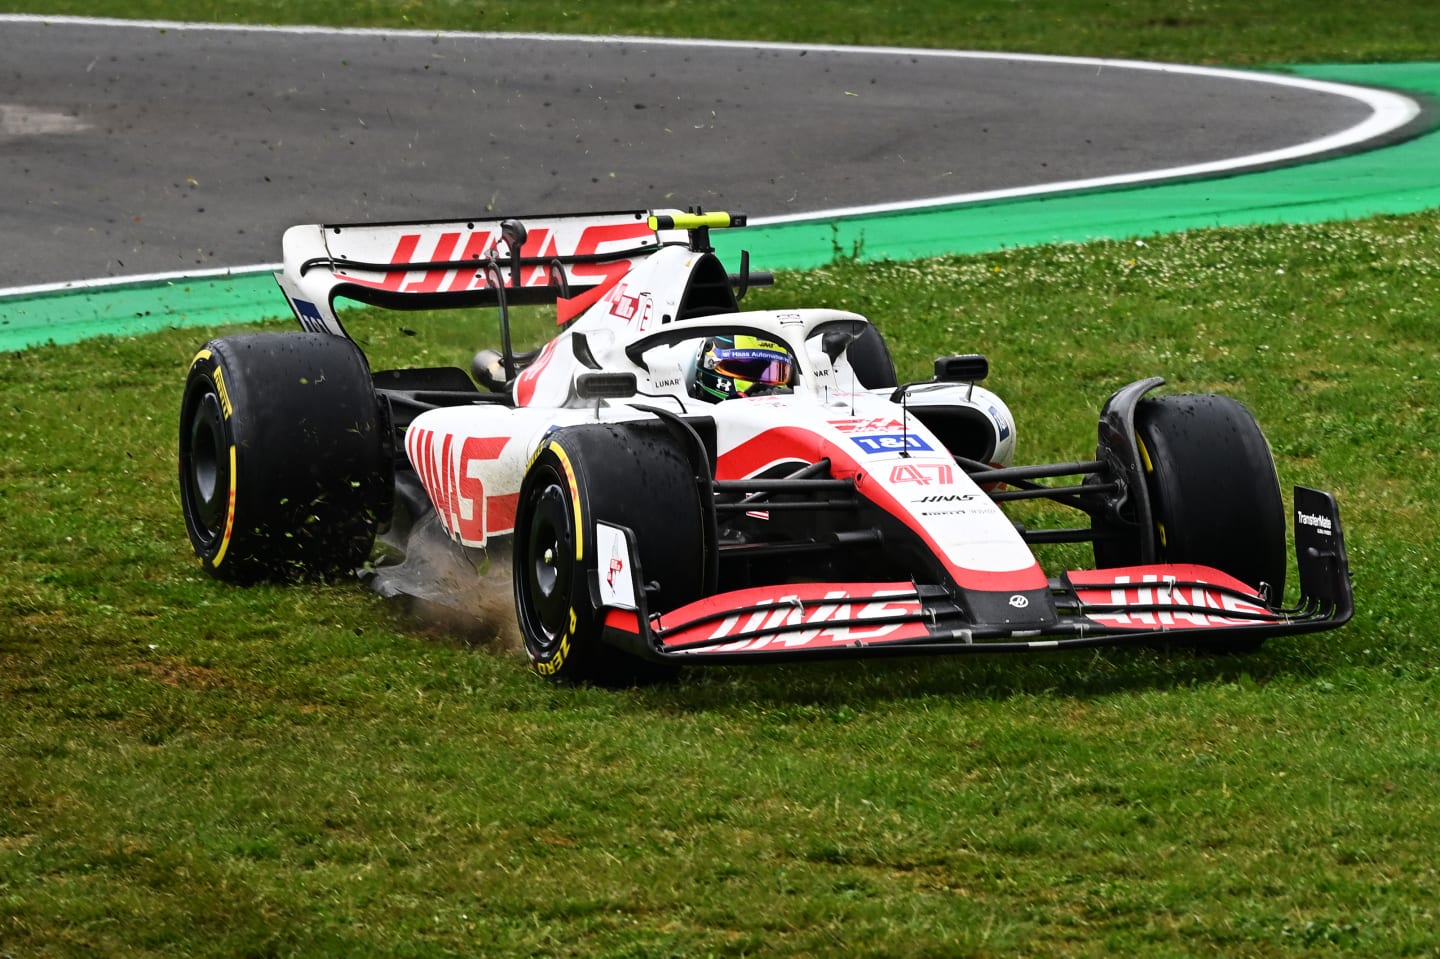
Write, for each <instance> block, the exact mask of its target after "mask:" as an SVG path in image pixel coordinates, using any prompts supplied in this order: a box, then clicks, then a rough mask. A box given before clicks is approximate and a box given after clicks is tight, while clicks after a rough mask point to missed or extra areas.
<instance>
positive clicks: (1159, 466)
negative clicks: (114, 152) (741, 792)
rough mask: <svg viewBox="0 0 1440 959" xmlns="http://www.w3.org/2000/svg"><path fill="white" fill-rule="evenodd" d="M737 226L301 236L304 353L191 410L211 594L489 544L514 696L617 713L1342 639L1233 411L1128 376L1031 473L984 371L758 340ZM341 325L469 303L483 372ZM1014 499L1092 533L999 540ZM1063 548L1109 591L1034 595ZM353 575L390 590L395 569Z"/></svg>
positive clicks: (788, 330) (838, 344) (1053, 581)
mask: <svg viewBox="0 0 1440 959" xmlns="http://www.w3.org/2000/svg"><path fill="white" fill-rule="evenodd" d="M742 225H744V220H743V217H742V216H739V215H730V214H723V213H708V214H706V213H682V212H679V211H670V212H663V211H662V212H651V211H638V212H622V213H604V214H583V215H574V216H541V217H524V218H516V219H507V220H488V221H481V220H467V221H456V222H417V223H404V224H386V225H323V226H322V225H311V226H297V227H294V228H292V229H290V230H288V231H287V232H286V234H285V239H284V269H283V271H282V272H281V273H279V274H277V279H278V281H279V284H280V287H281V289H282V290H283V291H284V293H285V295H286V297H287V298H288V299H289V302H290V306H291V308H292V309H293V310H294V313H295V316H296V318H297V319H298V320H299V323H300V326H301V327H302V328H303V330H302V331H300V332H289V333H260V334H248V335H239V336H230V337H225V338H221V339H216V340H212V341H211V342H210V343H208V344H207V345H206V346H205V347H204V349H202V350H200V352H199V353H198V354H197V355H196V357H195V359H194V361H193V363H192V364H191V367H190V370H189V375H188V378H187V381H186V384H185V392H184V398H183V402H182V407H181V414H180V443H179V467H180V468H179V473H180V492H181V501H182V503H183V508H184V514H185V521H186V525H187V527H188V530H189V535H190V540H191V543H192V544H193V546H194V548H195V552H196V553H197V554H198V556H199V559H200V562H201V564H202V565H203V566H204V568H205V569H206V570H208V571H209V572H210V573H212V574H213V575H215V576H217V577H219V578H221V579H224V580H231V581H237V582H247V581H253V580H256V579H274V578H288V577H293V576H296V575H305V574H316V573H326V572H335V571H343V570H351V569H355V568H358V567H362V566H366V564H367V561H368V560H369V558H370V557H371V554H372V549H373V547H374V546H375V542H376V538H377V535H380V534H382V533H383V534H385V535H388V536H389V537H390V538H391V539H396V538H397V533H398V534H399V536H398V542H399V543H400V547H401V550H402V552H404V551H405V548H406V547H407V546H408V547H410V554H413V555H410V554H407V555H405V556H404V558H403V561H402V562H401V563H400V566H401V567H404V566H405V565H406V564H412V560H413V563H414V564H420V565H418V566H415V567H414V569H412V572H411V575H410V581H412V583H413V581H414V580H415V579H416V578H417V574H416V573H415V569H418V570H419V573H418V578H420V579H423V577H424V575H425V574H424V570H425V569H426V568H428V567H425V566H424V565H423V562H422V557H421V553H423V552H425V551H424V550H422V549H420V548H419V543H418V541H419V539H420V538H422V537H423V536H424V535H427V534H426V533H425V531H426V530H429V531H430V533H429V534H428V535H430V536H431V537H432V538H440V539H442V540H443V541H444V545H445V547H446V549H447V550H450V551H451V552H453V553H456V554H460V555H466V556H469V557H471V558H472V559H473V558H475V557H480V556H483V555H487V554H484V553H481V552H480V551H486V550H489V549H493V548H495V547H497V546H499V547H502V548H504V547H508V548H509V549H510V551H511V557H512V564H513V565H512V569H513V573H512V580H513V589H514V603H515V614H516V619H517V620H518V625H519V629H520V633H521V634H522V637H523V640H524V645H525V648H526V651H527V653H528V655H529V659H530V662H531V664H532V665H533V667H534V669H535V670H536V671H538V672H539V673H540V674H542V675H544V676H547V677H551V678H554V679H570V680H581V681H594V682H602V683H615V682H626V681H629V680H632V679H636V678H639V677H642V676H644V675H645V674H646V673H649V672H656V671H659V672H663V671H664V670H665V669H666V667H667V666H668V665H671V664H681V663H691V664H693V663H707V662H725V663H733V662H741V661H744V662H751V661H753V662H762V661H778V660H787V659H788V660H799V659H808V658H824V657H842V656H876V655H917V654H939V653H973V652H986V651H1024V650H1037V649H1053V648H1074V647H1089V646H1098V645H1103V644H1116V643H1135V642H1148V643H1154V642H1156V641H1157V640H1159V639H1162V638H1163V639H1165V640H1178V641H1182V642H1185V643H1188V644H1191V645H1194V646H1197V647H1209V648H1213V649H1218V650H1227V651H1243V650H1247V649H1253V648H1255V647H1257V646H1258V645H1259V644H1260V643H1261V642H1263V641H1264V640H1265V639H1266V638H1267V637H1270V636H1276V635H1281V634H1287V633H1303V632H1310V631H1316V630H1322V629H1329V628H1333V627H1336V626H1340V625H1342V624H1343V623H1345V622H1346V621H1347V620H1348V619H1349V618H1350V615H1351V611H1352V598H1351V591H1350V581H1349V571H1348V567H1347V561H1346V555H1345V546H1344V540H1343V537H1342V534H1341V526H1340V516H1339V512H1338V509H1337V507H1336V504H1335V501H1334V499H1333V498H1332V497H1331V496H1330V495H1329V494H1327V493H1324V492H1320V491H1317V490H1313V489H1306V488H1300V487H1297V488H1296V489H1295V491H1294V496H1293V500H1292V502H1293V527H1294V546H1295V554H1294V566H1293V567H1292V566H1291V561H1290V555H1289V553H1288V551H1287V548H1286V539H1287V536H1286V526H1287V523H1286V507H1285V503H1284V499H1283V498H1282V496H1281V492H1280V488H1279V484H1278V480H1277V475H1276V470H1275V464H1274V461H1273V459H1272V457H1271V453H1270V449H1269V446H1268V444H1267V443H1266V440H1265V438H1264V436H1263V435H1262V433H1261V431H1260V429H1259V427H1258V426H1257V425H1256V422H1255V420H1254V418H1253V417H1252V416H1251V414H1250V413H1249V412H1248V411H1247V410H1246V409H1245V408H1244V407H1243V406H1242V405H1241V404H1239V403H1238V402H1236V401H1234V400H1232V399H1228V398H1226V397H1223V396H1216V395H1208V394H1207V395H1152V392H1153V391H1154V390H1155V389H1156V388H1157V387H1159V386H1161V385H1162V384H1163V382H1164V381H1163V380H1161V379H1159V378H1149V379H1142V380H1139V381H1137V382H1134V383H1131V384H1129V385H1127V386H1124V387H1122V388H1120V389H1119V390H1118V391H1116V392H1115V393H1114V395H1113V396H1111V397H1110V399H1109V400H1108V401H1107V402H1106V403H1105V404H1104V407H1103V409H1102V410H1101V411H1100V415H1099V441H1098V445H1097V448H1096V451H1095V455H1094V457H1093V458H1092V459H1086V460H1080V461H1075V462H1065V463H1054V464H1043V465H1029V466H1026V465H1015V463H1014V457H1015V449H1016V426H1015V421H1014V419H1013V417H1012V415H1011V412H1010V410H1009V409H1008V408H1007V407H1006V405H1005V403H1004V402H1002V401H1001V399H1000V398H999V397H998V396H997V395H995V394H994V393H992V392H990V391H989V390H987V389H985V388H984V387H982V386H981V385H979V384H980V383H981V382H982V381H983V380H984V379H985V377H986V374H987V371H988V368H987V363H986V360H985V358H984V357H983V356H978V355H957V356H947V357H943V358H941V359H938V360H936V361H935V366H934V375H933V377H932V378H930V379H926V380H923V381H920V382H900V381H899V380H898V378H897V376H896V371H895V366H894V364H893V362H892V360H891V356H890V353H889V350H888V348H887V346H886V344H885V341H884V339H883V338H882V336H881V333H880V331H879V330H878V329H877V328H876V327H875V326H873V325H872V324H871V323H870V322H869V321H867V320H866V319H865V318H864V317H862V316H859V315H857V314H855V313H850V312H844V311H841V310H834V309H815V308H805V309H785V310H753V311H752V310H742V308H741V306H740V301H741V300H742V299H743V297H744V296H745V293H746V291H747V290H748V289H749V288H751V287H753V286H756V285H761V284H766V283H769V282H770V279H771V278H770V276H769V275H768V274H764V273H759V272H752V271H751V270H750V267H749V257H748V255H747V254H742V255H741V258H740V270H739V272H738V273H731V272H729V271H728V270H727V269H726V267H724V266H723V265H722V263H721V261H720V260H719V259H718V257H717V256H716V254H715V252H714V249H713V248H712V246H711V238H710V231H711V230H712V229H717V228H722V227H733V226H742ZM341 297H344V298H346V299H349V300H353V301H358V302H360V303H364V304H370V305H374V306H379V307H384V308H391V309H397V310H408V309H422V308H423V309H443V308H451V307H453V308H466V309H473V308H476V307H488V308H490V309H491V310H493V311H498V315H499V323H498V326H499V334H500V342H499V344H498V345H499V347H500V348H499V349H498V350H485V351H482V352H481V353H479V354H477V356H476V359H475V363H474V364H473V370H471V371H466V370H462V369H459V368H427V369H400V370H385V371H375V370H372V369H371V368H370V366H369V364H368V362H367V360H366V358H365V356H364V355H363V353H362V352H361V350H360V348H359V347H358V346H357V345H356V344H355V342H354V341H353V340H352V339H351V338H350V337H349V335H347V333H346V330H345V328H344V326H343V325H342V323H341V317H340V315H339V314H337V311H336V300H337V298H341ZM522 304H527V305H534V304H553V305H554V306H555V308H556V313H557V320H558V322H557V327H558V329H557V331H556V334H557V335H555V336H554V338H553V339H550V340H549V342H547V343H546V344H545V345H544V346H543V348H541V349H538V350H535V351H533V352H528V353H517V352H516V351H515V350H514V349H513V348H512V344H511V325H510V311H511V309H512V308H513V307H515V306H517V305H522ZM1033 498H1044V499H1047V500H1050V501H1052V502H1054V503H1057V504H1061V505H1063V506H1065V507H1069V508H1071V509H1072V510H1073V514H1071V513H1069V512H1067V511H1063V510H1059V511H1057V510H1050V509H1047V510H1039V511H1036V510H1031V512H1041V513H1044V514H1046V515H1050V514H1055V515H1060V516H1062V517H1063V516H1069V515H1074V516H1075V520H1076V521H1075V522H1074V524H1073V525H1071V526H1067V527H1065V528H1027V527H1026V526H1024V525H1022V524H1021V523H1018V522H1017V521H1016V520H1014V519H1013V518H1012V517H1011V516H1009V515H1007V512H1006V509H1007V505H1006V504H1008V503H1010V502H1011V501H1015V500H1025V499H1033ZM1010 509H1011V511H1012V512H1014V508H1013V507H1010ZM1055 543H1090V544H1092V549H1093V555H1094V564H1093V565H1091V564H1088V563H1087V564H1085V565H1086V567H1087V568H1084V569H1070V570H1059V571H1053V570H1052V571H1046V570H1044V569H1042V567H1041V565H1040V563H1039V562H1038V561H1037V558H1036V554H1035V548H1036V547H1037V546H1043V545H1045V544H1055ZM1064 552H1066V553H1067V554H1071V555H1073V554H1076V553H1077V552H1078V550H1077V549H1076V548H1074V547H1071V548H1068V549H1067V550H1065V551H1064ZM412 565H413V564H412ZM1292 568H1293V569H1294V570H1295V571H1296V572H1297V573H1298V577H1299V588H1298V597H1297V598H1296V599H1295V600H1294V601H1293V602H1292V603H1290V604H1287V603H1286V601H1285V579H1286V573H1287V569H1292ZM362 572H368V574H369V575H370V576H372V577H374V579H375V582H376V583H377V584H378V585H377V588H381V589H382V592H383V591H385V588H386V587H385V584H387V583H388V584H389V586H388V588H389V590H390V591H392V592H394V591H404V590H405V589H406V588H407V587H406V586H405V585H404V584H405V582H406V578H405V576H403V575H399V576H390V578H387V575H388V574H390V573H392V572H393V569H392V568H391V567H387V566H386V565H385V564H384V563H376V564H371V565H370V566H369V567H368V568H367V569H366V570H363V571H362ZM397 583H399V584H401V585H398V586H397V585H396V584H397Z"/></svg>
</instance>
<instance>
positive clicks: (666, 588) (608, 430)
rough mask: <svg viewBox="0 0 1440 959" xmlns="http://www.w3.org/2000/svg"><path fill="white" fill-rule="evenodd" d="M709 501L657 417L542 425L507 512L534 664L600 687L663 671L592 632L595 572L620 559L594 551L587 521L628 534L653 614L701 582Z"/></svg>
mask: <svg viewBox="0 0 1440 959" xmlns="http://www.w3.org/2000/svg"><path fill="white" fill-rule="evenodd" d="M710 508H712V507H711V505H710V504H709V503H706V502H703V501H702V494H701V491H700V488H699V485H698V484H697V481H696V475H695V469H694V467H693V465H692V464H691V462H690V461H689V460H688V459H687V457H686V456H685V455H684V454H683V452H682V451H681V450H680V448H679V447H678V445H677V444H676V443H675V441H674V440H673V439H672V438H671V436H670V434H669V433H668V431H666V430H665V429H664V427H663V426H662V425H661V424H659V423H654V424H645V425H644V426H639V427H637V426H634V425H629V426H627V425H612V424H599V423H597V424H593V425H587V426H578V427H569V428H566V429H562V430H557V431H556V432H554V433H552V434H551V435H550V436H549V437H548V438H547V439H546V440H545V442H544V445H543V446H542V447H541V449H540V451H539V453H538V454H537V455H536V456H535V458H534V460H533V462H532V463H531V465H530V468H529V470H528V472H527V473H526V475H525V480H524V482H523V484H522V486H521V489H520V501H519V504H518V508H517V511H516V517H515V557H514V584H515V610H516V615H517V618H518V620H519V625H520V632H521V635H522V637H523V638H524V642H525V650H526V653H527V654H528V655H529V657H530V662H531V665H532V666H533V668H534V669H535V670H536V671H537V672H538V673H540V674H541V675H542V676H545V677H547V678H549V679H552V680H557V681H560V680H566V681H577V682H591V683H597V684H600V685H628V684H633V683H635V682H639V681H644V680H650V679H654V678H658V677H661V676H663V675H666V674H668V672H670V671H669V670H667V669H664V668H663V664H656V663H652V662H650V661H647V660H643V659H641V658H639V657H637V656H633V655H630V654H628V653H626V652H624V651H622V650H620V649H617V648H614V647H611V646H607V645H606V644H605V643H604V642H603V641H602V639H601V636H602V633H603V632H604V628H605V624H604V610H603V609H602V608H601V606H600V602H599V596H598V595H597V594H598V589H599V577H601V576H613V575H615V571H614V570H612V568H611V563H612V561H614V560H617V559H619V560H623V559H624V558H623V557H612V556H609V555H601V552H600V549H599V538H598V535H597V524H598V523H601V522H604V523H607V524H609V525H612V526H617V527H624V528H626V529H628V530H630V532H631V533H632V534H633V535H634V538H635V544H636V547H637V549H638V552H639V556H640V568H641V570H642V572H643V574H644V576H645V578H646V580H647V583H646V587H645V599H646V604H647V606H648V608H649V610H650V611H651V612H662V611H665V610H669V609H674V608H675V607H677V606H681V605H684V604H685V603H688V602H692V601H694V600H696V599H699V598H700V597H701V595H702V593H703V591H704V582H705V568H706V564H707V562H710V560H708V559H707V543H706V542H705V537H706V528H707V524H706V522H705V510H707V509H710ZM622 565H623V564H622ZM619 575H625V576H628V575H630V574H629V570H628V569H624V570H622V571H620V573H619Z"/></svg>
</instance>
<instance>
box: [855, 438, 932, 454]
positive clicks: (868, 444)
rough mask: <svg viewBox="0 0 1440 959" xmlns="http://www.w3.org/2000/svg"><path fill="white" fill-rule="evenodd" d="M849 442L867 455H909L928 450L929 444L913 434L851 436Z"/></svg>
mask: <svg viewBox="0 0 1440 959" xmlns="http://www.w3.org/2000/svg"><path fill="white" fill-rule="evenodd" d="M850 442H852V443H854V444H855V445H856V446H858V447H860V448H861V449H862V450H864V451H865V452H867V453H911V452H920V451H925V452H928V451H929V450H930V444H929V443H927V442H925V441H924V440H922V439H921V438H920V437H918V436H916V435H915V434H914V433H873V434H870V435H868V436H851V437H850Z"/></svg>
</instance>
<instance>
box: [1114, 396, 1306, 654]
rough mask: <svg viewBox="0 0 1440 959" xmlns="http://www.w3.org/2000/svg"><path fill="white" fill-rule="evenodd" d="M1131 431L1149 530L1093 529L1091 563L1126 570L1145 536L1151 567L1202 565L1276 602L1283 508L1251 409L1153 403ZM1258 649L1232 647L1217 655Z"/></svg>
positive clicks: (1224, 400) (1281, 571) (1219, 399)
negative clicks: (1151, 555) (1155, 563)
mask: <svg viewBox="0 0 1440 959" xmlns="http://www.w3.org/2000/svg"><path fill="white" fill-rule="evenodd" d="M1135 433H1136V439H1137V440H1138V445H1139V448H1140V454H1141V461H1142V466H1143V467H1144V471H1145V483H1146V487H1147V489H1148V492H1149V496H1150V508H1151V514H1152V523H1151V525H1150V528H1148V529H1140V528H1138V527H1136V526H1133V525H1131V526H1129V527H1128V528H1121V527H1118V526H1116V525H1114V524H1101V523H1097V528H1096V532H1097V534H1100V536H1099V537H1098V538H1097V540H1096V543H1095V560H1096V562H1097V563H1098V564H1099V565H1100V566H1129V565H1133V564H1135V563H1137V562H1139V560H1140V556H1141V554H1142V546H1143V545H1145V544H1146V540H1147V539H1148V544H1149V545H1150V546H1151V547H1152V548H1153V552H1154V555H1155V557H1156V558H1157V560H1158V561H1159V562H1162V563H1194V564H1198V565H1202V566H1210V567H1213V568H1215V569H1218V570H1221V571H1222V572H1225V573H1229V574H1230V575H1231V576H1234V577H1235V578H1236V579H1238V580H1240V581H1241V582H1243V583H1245V584H1247V585H1249V586H1251V587H1253V588H1255V589H1256V590H1259V589H1261V588H1264V589H1266V590H1268V593H1269V595H1270V597H1271V599H1272V602H1279V601H1280V599H1281V598H1282V597H1283V595H1284V592H1285V567H1286V549H1285V505H1284V500H1283V499H1282V498H1281V495H1280V483H1279V480H1278V478H1277V475H1276V472H1275V460H1274V457H1273V456H1272V455H1271V453H1270V446H1269V444H1268V443H1267V442H1266V441H1265V436H1264V434H1263V433H1262V432H1261V430H1260V426H1259V424H1257V423H1256V422H1255V418H1254V417H1253V416H1252V415H1251V414H1250V411H1249V410H1247V409H1246V408H1245V407H1244V406H1243V405H1242V404H1241V403H1239V402H1237V401H1236V400H1233V399H1231V398H1229V397H1225V396H1217V395H1213V394H1196V395H1182V396H1161V397H1154V398H1150V399H1145V400H1141V401H1140V403H1139V404H1138V405H1137V406H1136V409H1135ZM1107 534H1108V535H1109V536H1111V537H1118V538H1105V537H1106V535H1107ZM1259 645H1260V643H1259V641H1258V640H1253V641H1249V640H1247V641H1234V642H1228V643H1227V644H1226V645H1225V647H1224V648H1225V649H1226V650H1229V651H1243V650H1245V649H1252V648H1255V647H1257V646H1259ZM1210 648H1214V647H1210Z"/></svg>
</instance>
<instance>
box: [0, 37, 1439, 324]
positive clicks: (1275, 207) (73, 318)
mask: <svg viewBox="0 0 1440 959" xmlns="http://www.w3.org/2000/svg"><path fill="white" fill-rule="evenodd" d="M1284 69H1285V72H1288V73H1293V74H1297V75H1301V76H1306V77H1311V78H1314V79H1320V80H1331V81H1335V82H1340V83H1355V84H1361V85H1365V86H1380V87H1391V88H1394V89H1399V90H1404V91H1407V92H1410V93H1413V94H1419V95H1421V96H1425V97H1430V98H1435V99H1440V63H1402V64H1370V65H1355V64H1337V65H1318V66H1299V67H1287V68H1284ZM1437 207H1440V132H1432V133H1429V134H1426V135H1424V136H1421V137H1417V138H1415V139H1412V140H1409V141H1406V142H1404V143H1400V144H1397V145H1395V146H1391V147H1386V148H1384V149H1379V150H1374V151H1371V152H1368V153H1359V154H1355V155H1352V156H1346V157H1341V158H1339V159H1334V160H1324V161H1319V162H1315V163H1307V164H1302V165H1299V166H1292V167H1284V168H1281V169H1276V170H1268V171H1264V172H1260V173H1250V174H1244V175H1236V176H1230V177H1220V178H1213V179H1197V180H1190V181H1184V182H1178V183H1164V184H1157V185H1153V186H1144V187H1132V188H1128V189H1119V190H1104V191H1082V192H1076V193H1071V194H1061V195H1050V196H1041V197H1032V198H1027V199H1018V200H1007V201H1000V202H994V203H987V204H963V205H956V206H949V207H940V208H934V209H927V210H920V211H916V212H913V213H901V214H895V213H890V214H884V215H876V216H856V217H843V218H838V219H831V220H825V221H820V222H810V223H794V224H784V225H778V226H771V227H751V228H748V229H745V230H741V231H736V232H733V233H725V234H717V235H716V237H715V243H716V246H717V247H718V248H719V251H720V253H721V255H722V256H724V257H725V258H726V261H727V262H730V263H734V262H736V256H737V254H738V251H739V250H740V248H741V247H744V248H746V249H748V250H750V251H751V254H752V257H753V259H754V263H755V266H756V267H757V268H759V269H776V270H784V269H811V268H814V267H817V266H824V265H825V264H826V263H829V262H831V261H832V260H833V259H834V258H835V256H836V254H837V253H839V254H841V255H846V256H849V255H858V256H859V258H860V259H863V260H884V259H890V260H910V259H918V258H921V257H929V256H943V255H946V254H953V253H983V252H986V251H989V250H997V249H1000V248H1003V247H1014V246H1034V245H1039V244H1045V243H1081V242H1085V241H1087V240H1096V239H1125V238H1128V237H1137V236H1149V235H1152V234H1155V233H1168V232H1174V231H1179V230H1192V229H1201V228H1205V227H1215V226H1249V225H1254V224H1261V223H1314V222H1320V221H1324V220H1342V219H1353V218H1357V217H1363V216H1373V215H1376V214H1382V213H1388V214H1399V213H1414V212H1418V211H1420V210H1427V209H1433V208H1437ZM285 313H286V308H285V304H284V300H283V299H282V297H281V294H280V291H279V290H278V289H277V288H276V286H275V281H274V279H273V278H272V277H271V276H270V275H269V273H263V274H245V275H237V276H229V277H223V278H216V279H187V280H184V281H173V282H160V283H137V284H133V285H126V286H121V287H109V288H106V289H104V290H86V291H75V292H61V293H47V294H39V295H33V296H24V297H9V298H0V350H18V349H24V348H25V347H27V346H32V345H35V344H38V343H44V342H47V341H52V342H56V343H68V342H74V341H76V340H81V339H85V338H87V337H91V336H99V335H103V334H118V335H127V334H135V333H144V332H149V331H152V330H156V329H163V328H165V327H170V326H198V327H214V326H219V325H222V324H225V323H235V322H248V321H253V320H261V319H265V318H268V317H274V316H280V315H284V314H285Z"/></svg>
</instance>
